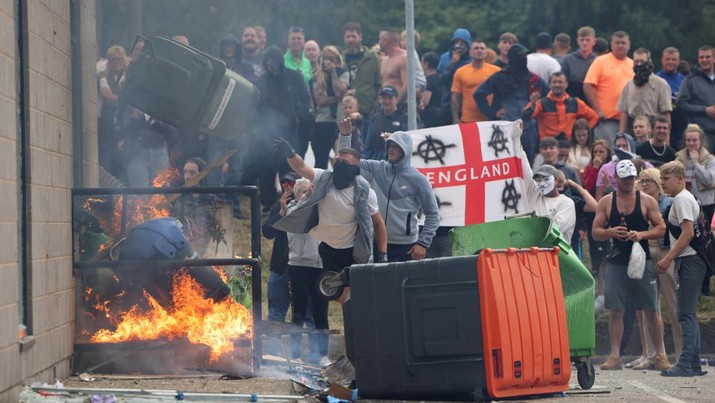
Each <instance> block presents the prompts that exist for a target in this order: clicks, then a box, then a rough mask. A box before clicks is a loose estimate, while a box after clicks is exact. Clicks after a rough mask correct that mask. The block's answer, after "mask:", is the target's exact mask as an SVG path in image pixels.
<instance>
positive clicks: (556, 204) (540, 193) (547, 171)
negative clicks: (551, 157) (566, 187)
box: [522, 156, 576, 241]
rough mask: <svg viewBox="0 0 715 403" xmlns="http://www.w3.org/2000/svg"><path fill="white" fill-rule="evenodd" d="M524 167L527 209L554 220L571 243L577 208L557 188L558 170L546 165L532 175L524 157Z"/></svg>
mask: <svg viewBox="0 0 715 403" xmlns="http://www.w3.org/2000/svg"><path fill="white" fill-rule="evenodd" d="M522 166H523V171H524V196H525V197H526V205H527V208H529V209H532V210H534V212H535V213H536V215H537V216H540V217H550V218H552V219H553V220H554V221H555V222H556V226H557V227H558V229H559V231H561V233H562V234H563V236H564V239H566V240H567V241H571V236H572V235H573V231H574V228H575V227H576V207H575V205H574V203H573V200H571V199H570V198H568V197H567V196H565V195H563V194H561V193H559V190H558V189H557V188H556V178H557V176H558V169H556V168H554V167H553V166H551V165H548V164H544V165H541V166H540V167H538V168H537V169H536V171H535V172H534V174H533V175H532V173H531V167H530V166H529V161H528V160H527V159H526V156H522Z"/></svg>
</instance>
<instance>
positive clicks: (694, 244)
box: [663, 201, 715, 274]
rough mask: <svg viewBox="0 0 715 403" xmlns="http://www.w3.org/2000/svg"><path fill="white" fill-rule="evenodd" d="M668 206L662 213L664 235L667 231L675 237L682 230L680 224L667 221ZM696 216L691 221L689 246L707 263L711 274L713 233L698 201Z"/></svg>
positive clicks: (714, 245) (714, 257) (714, 269)
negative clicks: (691, 237) (691, 231)
mask: <svg viewBox="0 0 715 403" xmlns="http://www.w3.org/2000/svg"><path fill="white" fill-rule="evenodd" d="M671 207H672V205H671V206H668V207H667V208H666V209H665V212H664V213H663V219H664V220H665V227H666V231H665V236H666V237H668V233H669V232H670V233H671V234H673V237H674V238H675V239H678V238H679V237H680V234H681V233H682V230H681V229H680V226H678V225H673V224H671V223H670V222H669V221H668V215H669V214H670V208H671ZM698 208H699V212H698V216H697V218H696V219H695V222H694V223H693V239H691V240H690V244H689V246H690V247H691V248H693V249H694V250H695V252H697V254H698V255H700V257H701V258H703V260H704V261H705V264H706V265H707V269H708V272H709V273H710V274H712V273H713V272H715V239H713V233H712V230H711V228H710V223H709V222H708V220H707V218H706V217H705V214H704V213H703V207H702V206H701V205H700V202H699V201H698Z"/></svg>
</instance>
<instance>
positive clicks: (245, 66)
mask: <svg viewBox="0 0 715 403" xmlns="http://www.w3.org/2000/svg"><path fill="white" fill-rule="evenodd" d="M227 44H233V48H234V52H233V57H232V58H231V59H226V55H224V53H223V47H224V46H225V45H227ZM219 54H220V55H221V60H223V62H224V63H226V68H227V69H229V70H232V71H233V72H236V73H238V74H240V75H241V76H243V78H245V79H246V80H248V81H250V82H251V84H256V81H257V80H258V76H259V74H257V72H256V70H255V69H254V67H253V65H252V64H250V63H247V62H244V61H243V59H242V58H241V42H239V41H238V38H236V35H234V34H226V35H225V36H224V37H223V39H221V43H220V44H219Z"/></svg>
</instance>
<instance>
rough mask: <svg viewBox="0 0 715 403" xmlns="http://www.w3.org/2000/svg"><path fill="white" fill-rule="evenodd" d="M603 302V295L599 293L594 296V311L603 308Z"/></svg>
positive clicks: (604, 300) (604, 301)
mask: <svg viewBox="0 0 715 403" xmlns="http://www.w3.org/2000/svg"><path fill="white" fill-rule="evenodd" d="M605 303H606V299H605V298H604V297H603V295H599V296H597V297H596V302H595V304H594V307H595V308H596V313H598V312H600V311H602V310H603V308H604V305H605Z"/></svg>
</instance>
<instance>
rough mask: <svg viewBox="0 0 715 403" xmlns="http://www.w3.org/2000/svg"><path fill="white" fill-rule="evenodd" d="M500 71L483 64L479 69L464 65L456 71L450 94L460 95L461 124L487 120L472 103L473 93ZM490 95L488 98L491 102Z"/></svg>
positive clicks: (491, 65)
mask: <svg viewBox="0 0 715 403" xmlns="http://www.w3.org/2000/svg"><path fill="white" fill-rule="evenodd" d="M499 70H501V68H499V67H497V66H495V65H493V64H489V63H484V65H482V67H481V68H479V69H475V68H474V66H472V64H471V63H470V64H466V65H464V66H462V67H460V68H458V69H457V71H456V72H455V73H454V78H453V79H452V92H456V93H459V94H462V118H461V121H462V122H463V123H466V122H484V121H486V120H489V119H488V118H487V117H486V115H484V114H483V113H482V112H481V111H480V110H479V107H478V106H477V103H476V102H474V96H473V95H474V91H476V89H477V87H479V86H480V85H481V84H482V83H483V82H485V81H487V78H489V77H491V76H492V74H494V73H496V72H497V71H499ZM491 97H492V96H491V95H490V96H489V97H488V99H489V102H491Z"/></svg>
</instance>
